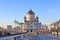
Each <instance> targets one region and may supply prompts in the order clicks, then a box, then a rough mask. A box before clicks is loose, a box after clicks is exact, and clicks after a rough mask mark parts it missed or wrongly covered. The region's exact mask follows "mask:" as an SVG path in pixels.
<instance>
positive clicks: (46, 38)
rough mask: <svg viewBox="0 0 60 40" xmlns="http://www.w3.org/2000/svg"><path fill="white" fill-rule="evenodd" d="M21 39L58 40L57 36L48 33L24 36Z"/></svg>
mask: <svg viewBox="0 0 60 40" xmlns="http://www.w3.org/2000/svg"><path fill="white" fill-rule="evenodd" d="M23 40H60V39H59V38H57V37H53V36H51V35H49V34H40V35H35V36H33V37H25V38H24V39H23Z"/></svg>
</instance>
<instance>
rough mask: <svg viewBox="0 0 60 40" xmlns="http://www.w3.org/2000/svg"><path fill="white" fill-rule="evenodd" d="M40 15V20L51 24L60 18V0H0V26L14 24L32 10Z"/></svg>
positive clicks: (21, 20)
mask: <svg viewBox="0 0 60 40" xmlns="http://www.w3.org/2000/svg"><path fill="white" fill-rule="evenodd" d="M30 8H31V9H32V10H33V11H34V13H35V15H36V16H39V22H42V23H45V24H49V23H52V22H55V21H57V20H58V19H60V0H0V26H5V25H7V24H13V21H14V20H15V19H16V20H18V21H19V22H23V18H24V16H25V15H26V13H27V12H28V11H29V10H30Z"/></svg>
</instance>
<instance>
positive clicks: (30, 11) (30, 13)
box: [27, 10, 35, 15]
mask: <svg viewBox="0 0 60 40" xmlns="http://www.w3.org/2000/svg"><path fill="white" fill-rule="evenodd" d="M27 14H29V15H35V14H34V12H33V11H32V10H29V11H28V12H27Z"/></svg>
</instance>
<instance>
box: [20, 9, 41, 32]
mask: <svg viewBox="0 0 60 40" xmlns="http://www.w3.org/2000/svg"><path fill="white" fill-rule="evenodd" d="M20 29H21V32H33V31H35V30H36V29H41V23H39V17H38V16H35V13H34V12H33V11H32V10H29V11H28V12H27V14H26V16H25V17H24V23H20Z"/></svg>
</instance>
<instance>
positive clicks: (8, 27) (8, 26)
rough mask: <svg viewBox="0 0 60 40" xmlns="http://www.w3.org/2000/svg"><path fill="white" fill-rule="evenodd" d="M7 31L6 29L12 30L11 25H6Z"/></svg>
mask: <svg viewBox="0 0 60 40" xmlns="http://www.w3.org/2000/svg"><path fill="white" fill-rule="evenodd" d="M7 31H8V32H9V33H11V32H12V25H7Z"/></svg>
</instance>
